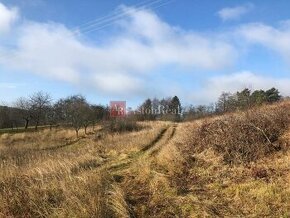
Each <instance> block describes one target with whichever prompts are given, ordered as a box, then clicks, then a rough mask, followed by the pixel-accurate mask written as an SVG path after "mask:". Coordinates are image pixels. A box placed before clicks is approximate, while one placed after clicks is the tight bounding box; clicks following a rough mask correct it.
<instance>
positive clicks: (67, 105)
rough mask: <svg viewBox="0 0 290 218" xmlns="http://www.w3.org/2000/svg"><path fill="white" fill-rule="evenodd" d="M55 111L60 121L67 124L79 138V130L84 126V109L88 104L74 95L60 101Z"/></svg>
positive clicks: (80, 97)
mask: <svg viewBox="0 0 290 218" xmlns="http://www.w3.org/2000/svg"><path fill="white" fill-rule="evenodd" d="M56 105H57V109H56V110H57V111H58V114H59V116H60V117H61V119H63V120H64V121H65V122H67V123H69V124H70V125H71V126H72V127H73V128H74V130H75V132H76V136H77V138H78V136H79V130H80V129H81V127H82V126H84V120H85V119H86V118H85V113H86V108H87V107H88V103H87V101H86V99H85V98H84V97H83V96H81V95H74V96H71V97H68V98H65V99H60V100H59V101H58V102H57V103H56Z"/></svg>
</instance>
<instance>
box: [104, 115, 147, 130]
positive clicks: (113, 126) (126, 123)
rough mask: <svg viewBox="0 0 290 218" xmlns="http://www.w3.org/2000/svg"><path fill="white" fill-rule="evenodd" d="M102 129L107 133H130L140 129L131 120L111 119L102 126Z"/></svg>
mask: <svg viewBox="0 0 290 218" xmlns="http://www.w3.org/2000/svg"><path fill="white" fill-rule="evenodd" d="M104 129H105V130H107V131H108V132H113V133H114V132H132V131H137V130H139V129H141V126H140V125H138V124H137V122H136V121H135V120H131V119H126V118H124V119H121V118H120V119H112V120H110V121H108V122H106V123H105V124H104Z"/></svg>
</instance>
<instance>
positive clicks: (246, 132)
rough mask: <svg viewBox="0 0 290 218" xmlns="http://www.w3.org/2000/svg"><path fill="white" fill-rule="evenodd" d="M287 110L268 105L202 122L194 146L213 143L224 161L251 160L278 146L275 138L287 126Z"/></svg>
mask: <svg viewBox="0 0 290 218" xmlns="http://www.w3.org/2000/svg"><path fill="white" fill-rule="evenodd" d="M288 110H289V107H287V106H286V105H278V106H275V107H270V106H268V107H263V108H256V109H252V110H249V111H247V112H241V113H237V114H231V115H225V116H223V117H220V118H218V119H215V120H212V121H205V122H203V123H202V125H201V126H200V127H199V129H198V130H197V131H196V134H195V137H194V141H195V142H196V143H197V147H196V148H197V149H198V148H199V149H202V148H204V147H205V146H213V147H214V149H215V151H217V152H219V153H222V155H223V157H224V161H225V162H226V163H242V162H249V161H254V160H256V159H257V158H259V157H262V156H265V155H267V154H269V153H271V152H273V151H276V150H280V149H282V145H281V143H280V142H279V140H278V139H279V137H280V136H281V135H282V134H283V133H284V132H285V130H286V129H287V128H288V122H289V111H288Z"/></svg>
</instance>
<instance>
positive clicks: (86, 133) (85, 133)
mask: <svg viewBox="0 0 290 218" xmlns="http://www.w3.org/2000/svg"><path fill="white" fill-rule="evenodd" d="M87 128H88V127H87V126H85V134H86V135H87Z"/></svg>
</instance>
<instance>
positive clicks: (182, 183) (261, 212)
mask: <svg viewBox="0 0 290 218" xmlns="http://www.w3.org/2000/svg"><path fill="white" fill-rule="evenodd" d="M289 111H290V110H289V103H281V104H278V105H272V106H264V107H261V108H256V109H252V110H250V111H247V112H239V113H235V114H231V115H224V116H220V117H214V118H210V119H208V120H199V121H195V122H186V123H178V124H174V123H170V122H141V123H140V122H139V123H138V126H141V127H142V128H140V129H138V131H132V132H131V131H125V132H123V131H121V132H122V134H120V133H119V130H118V131H117V132H116V131H112V132H111V133H110V134H107V131H106V130H104V129H103V130H102V131H98V129H101V128H102V127H101V126H99V127H98V128H96V130H95V131H96V134H98V135H100V137H96V135H95V134H89V135H86V134H84V133H81V137H80V138H79V139H75V137H74V131H73V130H69V129H58V130H52V131H55V132H53V133H50V131H49V130H39V132H34V133H32V132H31V133H18V134H3V135H0V151H1V156H0V217H287V216H289V215H290V212H289V208H290V205H289V202H290V201H289V199H290V188H289V179H290V169H289V165H290V162H289V156H290V153H289V151H290V150H289V149H288V144H289V140H290V130H289V129H288V123H289V120H288V115H289ZM121 129H122V128H121ZM133 129H134V128H133ZM130 130H131V129H130ZM98 135H97V136H98Z"/></svg>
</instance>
